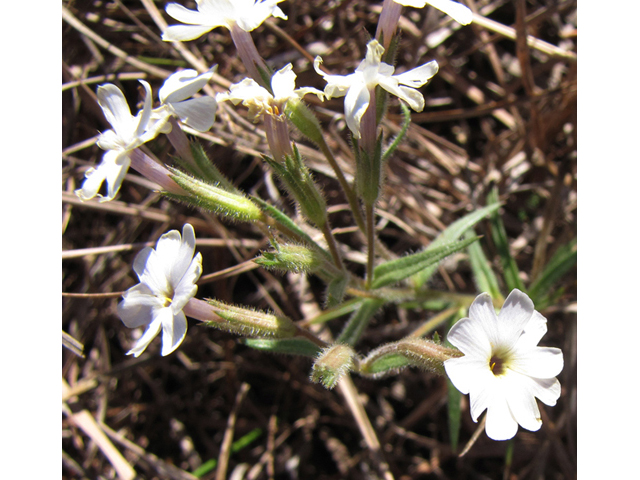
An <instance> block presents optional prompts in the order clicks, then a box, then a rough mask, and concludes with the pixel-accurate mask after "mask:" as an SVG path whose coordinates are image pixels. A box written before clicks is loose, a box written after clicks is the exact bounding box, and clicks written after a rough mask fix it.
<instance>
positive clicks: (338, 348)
mask: <svg viewBox="0 0 640 480" xmlns="http://www.w3.org/2000/svg"><path fill="white" fill-rule="evenodd" d="M354 356H355V352H354V351H353V349H352V348H351V347H350V346H349V345H344V344H340V343H336V344H335V345H331V346H330V347H327V348H325V349H324V350H322V352H321V353H320V355H318V358H317V359H316V361H315V363H314V364H313V369H312V370H311V377H310V378H311V381H312V382H315V383H322V385H324V386H325V387H326V388H328V389H329V390H331V389H332V388H333V387H335V386H336V385H337V383H338V381H339V380H340V378H341V377H342V376H343V375H344V374H345V373H348V372H349V371H351V370H352V369H353V358H354Z"/></svg>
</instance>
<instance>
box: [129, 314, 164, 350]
mask: <svg viewBox="0 0 640 480" xmlns="http://www.w3.org/2000/svg"><path fill="white" fill-rule="evenodd" d="M161 310H164V309H161ZM161 329H162V321H161V318H160V317H155V318H154V319H153V321H152V322H151V323H150V324H149V326H148V327H147V329H146V330H145V332H144V333H143V334H142V336H141V337H140V338H139V339H138V341H137V342H136V344H135V345H134V347H133V348H132V349H131V350H129V351H128V352H127V355H133V356H134V357H139V356H140V354H141V353H142V352H144V351H145V349H146V348H147V347H148V346H149V344H150V343H151V341H152V340H153V339H154V338H156V335H158V333H160V330H161Z"/></svg>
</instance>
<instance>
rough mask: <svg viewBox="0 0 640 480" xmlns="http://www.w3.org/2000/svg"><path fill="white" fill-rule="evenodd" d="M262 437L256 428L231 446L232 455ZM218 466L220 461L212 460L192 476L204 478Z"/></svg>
mask: <svg viewBox="0 0 640 480" xmlns="http://www.w3.org/2000/svg"><path fill="white" fill-rule="evenodd" d="M260 435H262V429H260V428H254V429H253V430H251V431H250V432H249V433H247V434H246V435H243V436H242V437H240V438H239V439H238V440H236V441H235V442H233V443H232V444H231V453H236V452H239V451H240V450H242V449H243V448H246V447H248V446H249V445H251V444H252V443H253V442H254V441H255V440H256V439H257V438H258V437H259V436H260ZM217 466H218V459H216V458H212V459H210V460H207V461H206V462H204V463H203V464H202V465H200V466H199V467H198V468H196V469H195V470H194V471H193V472H192V474H193V476H194V477H198V478H202V477H204V476H205V475H206V474H208V473H209V472H212V471H213V469H214V468H216V467H217Z"/></svg>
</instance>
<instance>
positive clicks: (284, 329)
mask: <svg viewBox="0 0 640 480" xmlns="http://www.w3.org/2000/svg"><path fill="white" fill-rule="evenodd" d="M207 303H209V305H211V306H212V307H213V311H214V313H215V314H216V315H217V316H218V317H220V318H222V319H223V320H226V322H218V321H212V322H208V323H207V325H209V326H211V327H215V328H219V329H221V330H226V331H228V332H232V333H237V334H240V335H248V336H252V337H271V338H287V337H293V336H294V335H295V333H296V331H297V328H296V326H295V324H294V323H293V322H292V321H291V320H290V319H289V318H287V317H284V316H281V315H276V314H274V313H266V312H261V311H259V310H253V309H250V308H245V307H238V306H235V305H229V304H227V303H224V302H220V301H218V300H214V299H208V300H207Z"/></svg>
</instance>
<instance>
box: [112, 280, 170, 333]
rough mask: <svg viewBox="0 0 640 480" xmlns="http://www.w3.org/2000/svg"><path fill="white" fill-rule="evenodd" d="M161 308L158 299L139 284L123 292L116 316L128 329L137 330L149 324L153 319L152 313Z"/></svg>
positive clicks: (143, 285) (147, 288) (148, 289)
mask: <svg viewBox="0 0 640 480" xmlns="http://www.w3.org/2000/svg"><path fill="white" fill-rule="evenodd" d="M161 307H162V304H161V302H160V300H159V299H158V297H156V296H154V294H153V292H152V291H151V289H150V288H149V287H148V286H147V285H145V284H143V283H139V284H137V285H135V286H133V287H131V288H130V289H129V290H127V291H126V292H124V295H123V296H122V301H121V302H120V303H119V304H118V316H119V317H120V319H121V320H122V322H123V323H124V324H125V325H126V326H127V327H129V328H138V327H142V326H143V325H147V324H149V322H150V321H151V319H152V318H153V317H154V314H153V312H154V311H155V310H157V309H159V308H161Z"/></svg>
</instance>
